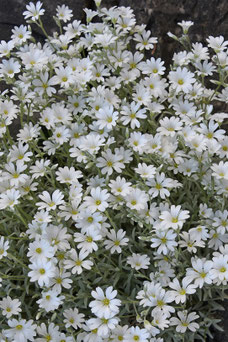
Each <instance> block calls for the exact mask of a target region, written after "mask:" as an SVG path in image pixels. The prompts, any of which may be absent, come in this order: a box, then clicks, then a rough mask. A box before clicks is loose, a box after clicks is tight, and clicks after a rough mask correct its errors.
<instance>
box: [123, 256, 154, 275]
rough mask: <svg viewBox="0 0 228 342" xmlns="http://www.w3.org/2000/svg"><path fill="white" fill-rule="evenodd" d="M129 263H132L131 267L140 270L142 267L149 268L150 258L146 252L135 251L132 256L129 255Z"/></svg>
mask: <svg viewBox="0 0 228 342" xmlns="http://www.w3.org/2000/svg"><path fill="white" fill-rule="evenodd" d="M127 263H128V264H129V265H131V268H134V269H135V270H137V271H138V270H140V269H141V268H143V269H147V268H148V267H149V265H150V258H149V257H148V255H146V254H137V253H133V254H132V255H131V256H129V257H127Z"/></svg>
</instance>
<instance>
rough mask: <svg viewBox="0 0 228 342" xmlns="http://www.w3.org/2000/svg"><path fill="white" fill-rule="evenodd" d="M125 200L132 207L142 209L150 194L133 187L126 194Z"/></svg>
mask: <svg viewBox="0 0 228 342" xmlns="http://www.w3.org/2000/svg"><path fill="white" fill-rule="evenodd" d="M125 200H126V205H127V207H129V208H130V209H135V210H142V209H144V208H145V207H146V205H147V201H148V200H149V196H148V195H147V193H146V192H145V191H142V190H140V189H137V188H136V189H135V188H131V191H130V193H129V194H127V195H126V196H125Z"/></svg>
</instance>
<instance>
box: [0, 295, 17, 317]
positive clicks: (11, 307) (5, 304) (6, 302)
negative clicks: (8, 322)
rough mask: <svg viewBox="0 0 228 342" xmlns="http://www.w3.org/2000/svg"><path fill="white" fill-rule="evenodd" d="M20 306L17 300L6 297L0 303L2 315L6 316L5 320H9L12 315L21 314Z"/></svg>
mask: <svg viewBox="0 0 228 342" xmlns="http://www.w3.org/2000/svg"><path fill="white" fill-rule="evenodd" d="M20 305H21V302H20V301H19V300H18V299H12V298H11V297H10V296H7V297H6V298H3V299H2V300H1V301H0V308H1V309H2V314H3V315H4V316H6V318H10V317H11V316H13V315H19V312H21V308H20Z"/></svg>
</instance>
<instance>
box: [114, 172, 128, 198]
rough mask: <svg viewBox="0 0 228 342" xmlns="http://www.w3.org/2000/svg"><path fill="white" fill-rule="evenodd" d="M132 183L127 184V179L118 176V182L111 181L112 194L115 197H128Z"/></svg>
mask: <svg viewBox="0 0 228 342" xmlns="http://www.w3.org/2000/svg"><path fill="white" fill-rule="evenodd" d="M130 186H131V183H130V182H127V181H126V179H125V178H121V177H120V176H118V177H117V178H116V180H110V183H109V187H110V188H111V192H112V193H113V194H114V195H115V196H119V195H122V196H126V195H127V194H129V192H130Z"/></svg>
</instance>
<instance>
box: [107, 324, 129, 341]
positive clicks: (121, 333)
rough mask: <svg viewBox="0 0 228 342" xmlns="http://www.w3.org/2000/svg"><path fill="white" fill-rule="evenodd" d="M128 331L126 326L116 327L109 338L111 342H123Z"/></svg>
mask: <svg viewBox="0 0 228 342" xmlns="http://www.w3.org/2000/svg"><path fill="white" fill-rule="evenodd" d="M127 331H128V326H127V325H124V326H120V325H117V326H116V327H115V328H114V329H113V330H112V332H111V338H112V341H113V342H119V341H124V339H125V336H126V333H127Z"/></svg>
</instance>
